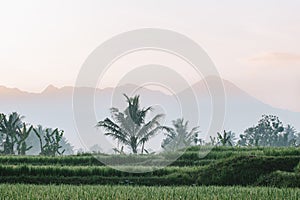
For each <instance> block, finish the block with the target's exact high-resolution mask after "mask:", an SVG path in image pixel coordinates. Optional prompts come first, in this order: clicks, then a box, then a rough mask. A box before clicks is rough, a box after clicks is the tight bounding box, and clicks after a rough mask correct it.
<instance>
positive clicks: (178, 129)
mask: <svg viewBox="0 0 300 200" xmlns="http://www.w3.org/2000/svg"><path fill="white" fill-rule="evenodd" d="M172 123H173V126H174V128H169V129H168V133H167V134H166V135H167V137H166V138H165V139H164V140H163V142H162V145H161V146H162V148H163V149H164V150H166V151H177V150H181V149H185V148H187V147H189V146H191V145H192V144H193V143H195V145H196V144H197V143H198V134H199V127H194V128H192V130H191V131H188V121H186V122H185V121H184V119H177V120H173V121H172Z"/></svg>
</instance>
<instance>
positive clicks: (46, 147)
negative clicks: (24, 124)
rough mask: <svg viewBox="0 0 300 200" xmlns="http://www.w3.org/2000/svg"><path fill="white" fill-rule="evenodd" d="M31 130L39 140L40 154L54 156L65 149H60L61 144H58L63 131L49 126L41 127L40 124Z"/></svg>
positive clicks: (60, 153)
mask: <svg viewBox="0 0 300 200" xmlns="http://www.w3.org/2000/svg"><path fill="white" fill-rule="evenodd" d="M33 131H34V133H35V134H36V136H37V137H38V139H39V141H40V147H41V152H40V155H44V156H55V155H56V154H58V155H62V154H63V153H64V152H65V150H63V151H60V149H61V148H62V146H61V145H60V144H59V143H60V141H61V140H62V139H63V133H64V131H59V130H58V129H57V128H56V129H54V130H52V129H50V128H47V129H43V128H42V126H38V127H37V128H34V129H33Z"/></svg>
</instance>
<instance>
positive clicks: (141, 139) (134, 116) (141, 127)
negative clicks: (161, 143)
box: [96, 94, 167, 154]
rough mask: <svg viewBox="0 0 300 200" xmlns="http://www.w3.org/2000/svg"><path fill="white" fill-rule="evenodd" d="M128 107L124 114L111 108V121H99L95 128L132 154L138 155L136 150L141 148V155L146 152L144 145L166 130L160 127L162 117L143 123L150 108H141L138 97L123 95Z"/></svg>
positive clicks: (159, 115)
mask: <svg viewBox="0 0 300 200" xmlns="http://www.w3.org/2000/svg"><path fill="white" fill-rule="evenodd" d="M124 96H125V98H126V100H127V103H128V106H127V107H126V109H125V110H124V112H121V111H119V109H117V108H111V109H110V111H111V116H112V119H109V118H106V119H104V120H103V121H99V122H98V123H97V125H96V127H101V128H103V129H104V130H105V133H104V134H105V135H107V136H110V137H112V138H114V139H116V140H118V142H120V143H122V144H124V145H126V146H128V147H129V148H130V149H131V151H132V153H134V154H136V153H138V148H139V147H141V153H142V154H143V153H144V152H147V150H146V149H145V143H146V142H147V141H149V139H150V138H151V137H153V136H154V135H156V134H157V133H158V132H159V131H161V130H163V129H167V127H165V126H161V125H160V120H161V119H162V118H163V116H164V115H162V114H158V115H156V116H154V117H153V118H152V119H151V120H150V121H148V122H145V117H146V115H147V113H148V112H149V111H151V110H152V107H148V108H141V107H140V101H139V96H138V95H136V96H134V97H131V98H129V97H128V96H127V95H125V94H124Z"/></svg>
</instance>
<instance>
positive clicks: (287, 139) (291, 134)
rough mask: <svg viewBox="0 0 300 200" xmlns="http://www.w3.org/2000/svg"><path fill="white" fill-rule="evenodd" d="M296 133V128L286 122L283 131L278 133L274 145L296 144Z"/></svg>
mask: <svg viewBox="0 0 300 200" xmlns="http://www.w3.org/2000/svg"><path fill="white" fill-rule="evenodd" d="M296 134H297V133H296V129H295V128H294V127H293V126H291V125H290V124H288V125H287V126H286V127H285V128H284V131H283V132H282V133H280V134H279V136H278V141H277V144H276V146H296V141H297V135H296Z"/></svg>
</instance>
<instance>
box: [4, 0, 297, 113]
mask: <svg viewBox="0 0 300 200" xmlns="http://www.w3.org/2000/svg"><path fill="white" fill-rule="evenodd" d="M299 10H300V1H299V0H280V1H279V0H251V1H250V0H248V1H246V0H245V1H240V0H235V1H234V0H223V1H220V0H210V1H208V0H207V1H204V0H186V1H179V0H163V1H162V0H151V1H149V0H148V1H146V0H131V1H129V0H118V1H117V0H109V1H108V0H107V1H104V0H85V1H83V0H81V1H79V0H43V1H40V0H27V1H23V0H19V1H16V0H10V1H6V0H0V77H1V78H0V85H4V86H7V87H17V88H19V89H22V90H26V91H32V92H40V91H42V90H43V89H44V88H45V87H47V86H48V85H49V84H53V85H55V86H57V87H62V86H66V85H74V82H75V80H76V77H77V74H78V72H79V69H80V67H81V65H82V64H83V62H84V61H85V59H86V58H87V56H88V55H89V54H90V53H91V52H92V51H93V50H94V49H95V48H96V47H97V46H99V45H100V44H101V43H102V42H104V41H106V40H107V39H109V38H111V37H112V36H114V35H117V34H120V33H123V32H125V31H130V30H134V29H139V28H163V29H169V30H173V31H176V32H179V33H182V34H184V35H186V36H188V37H189V38H191V39H193V40H194V41H196V42H197V43H198V44H199V45H200V46H202V47H203V48H204V49H205V51H206V52H207V54H208V55H209V56H210V57H211V59H212V60H213V61H214V63H215V65H216V67H217V69H218V70H219V72H220V74H221V76H222V77H223V78H224V79H227V80H229V81H231V82H233V83H235V84H236V85H237V86H239V87H240V88H242V89H243V90H245V91H246V92H248V93H249V94H251V95H252V96H254V97H256V98H258V99H260V100H262V101H263V102H265V103H268V104H271V105H273V106H276V107H280V108H285V109H289V110H294V111H300V103H299V102H300V79H299V77H300V37H299V35H300V12H299ZM134 56H135V57H134ZM143 56H144V57H143ZM164 56H165V57H164ZM145 57H147V59H145ZM163 57H164V58H163ZM126 59H127V60H126ZM152 59H155V60H156V61H155V62H156V63H157V62H162V63H165V64H167V63H170V65H172V66H173V65H174V67H175V65H177V68H178V66H179V65H180V61H176V59H175V58H173V60H172V58H171V57H170V56H169V57H168V56H167V55H157V54H155V53H153V54H151V55H150V56H149V55H140V54H137V55H132V56H131V57H130V58H124V60H123V61H120V63H121V64H122V63H123V64H125V63H127V65H131V66H133V65H134V66H136V65H138V64H141V62H140V61H143V64H144V62H145V60H147V61H148V62H152ZM116 66H117V64H116ZM182 66H183V65H182ZM179 68H180V66H179ZM112 73H114V71H113V70H112ZM121 74H122V73H121ZM183 74H184V72H183ZM112 79H117V77H112V76H111V75H108V78H107V80H108V81H107V83H106V84H107V85H110V84H113V81H112Z"/></svg>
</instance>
